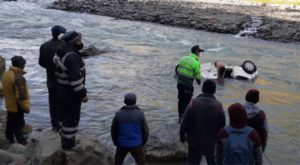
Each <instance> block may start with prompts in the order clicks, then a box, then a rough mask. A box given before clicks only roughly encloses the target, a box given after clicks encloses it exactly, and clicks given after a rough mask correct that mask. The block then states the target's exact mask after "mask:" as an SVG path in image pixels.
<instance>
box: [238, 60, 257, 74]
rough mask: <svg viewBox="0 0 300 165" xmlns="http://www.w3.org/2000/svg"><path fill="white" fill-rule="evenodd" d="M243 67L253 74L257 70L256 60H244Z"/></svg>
mask: <svg viewBox="0 0 300 165" xmlns="http://www.w3.org/2000/svg"><path fill="white" fill-rule="evenodd" d="M241 67H242V68H243V70H244V71H245V72H246V73H248V74H253V73H255V72H256V69H257V68H256V65H255V64H254V62H252V61H250V60H246V61H244V62H243V64H242V65H241Z"/></svg>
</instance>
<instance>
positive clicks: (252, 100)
mask: <svg viewBox="0 0 300 165" xmlns="http://www.w3.org/2000/svg"><path fill="white" fill-rule="evenodd" d="M245 100H246V103H245V104H244V107H245V109H246V112H247V124H248V126H250V127H252V128H254V129H255V130H256V131H257V133H258V135H259V137H260V141H261V144H262V150H263V152H264V151H265V149H266V146H267V139H268V122H267V116H266V114H265V112H264V111H263V110H262V109H261V108H260V107H259V106H258V105H257V103H258V102H259V91H258V90H256V89H250V90H249V91H248V92H247V94H246V96H245Z"/></svg>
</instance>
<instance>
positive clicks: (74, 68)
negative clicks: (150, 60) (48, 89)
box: [53, 31, 88, 150]
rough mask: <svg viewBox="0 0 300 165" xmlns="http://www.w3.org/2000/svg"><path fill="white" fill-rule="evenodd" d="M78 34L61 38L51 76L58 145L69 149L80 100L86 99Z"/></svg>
mask: <svg viewBox="0 0 300 165" xmlns="http://www.w3.org/2000/svg"><path fill="white" fill-rule="evenodd" d="M81 37H82V35H81V33H78V32H76V31H70V32H67V33H66V34H65V35H64V37H63V40H64V41H65V46H64V47H62V48H59V49H58V50H57V52H56V55H55V56H54V58H53V61H54V63H55V64H56V69H55V76H56V81H57V89H58V90H57V92H58V100H59V104H58V105H59V109H60V110H61V116H60V125H61V132H60V133H61V137H62V139H61V140H62V141H61V143H62V148H63V149H66V150H69V149H71V148H73V147H74V146H75V135H76V132H77V126H78V124H79V120H80V109H81V102H87V101H88V97H87V90H86V89H85V87H84V83H85V65H84V62H83V59H82V54H81V53H80V52H79V50H81V49H82V48H83V43H82V42H81Z"/></svg>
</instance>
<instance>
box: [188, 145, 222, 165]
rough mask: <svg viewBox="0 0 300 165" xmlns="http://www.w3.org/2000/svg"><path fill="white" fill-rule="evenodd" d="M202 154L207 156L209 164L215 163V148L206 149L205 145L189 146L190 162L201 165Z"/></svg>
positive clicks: (192, 164)
mask: <svg viewBox="0 0 300 165" xmlns="http://www.w3.org/2000/svg"><path fill="white" fill-rule="evenodd" d="M202 155H204V156H205V158H206V162H207V164H208V165H215V164H216V163H215V157H214V148H211V149H208V150H207V149H206V150H204V149H203V147H190V146H189V147H188V164H189V165H199V164H200V162H201V158H202Z"/></svg>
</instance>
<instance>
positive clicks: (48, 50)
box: [39, 25, 66, 132]
mask: <svg viewBox="0 0 300 165" xmlns="http://www.w3.org/2000/svg"><path fill="white" fill-rule="evenodd" d="M51 32H52V39H51V40H49V41H47V42H45V43H43V44H42V45H41V47H40V57H39V64H40V66H41V67H43V68H45V69H46V71H47V87H48V93H49V96H48V99H49V111H50V118H51V124H52V130H53V131H55V132H57V131H58V127H59V126H58V118H59V112H58V109H57V96H56V80H55V75H54V70H55V67H54V64H53V57H54V54H55V52H56V50H57V49H58V47H61V46H63V45H64V41H62V40H61V39H59V38H60V37H61V36H62V35H63V34H64V33H66V29H65V28H64V27H62V26H60V25H56V26H53V27H52V29H51Z"/></svg>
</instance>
